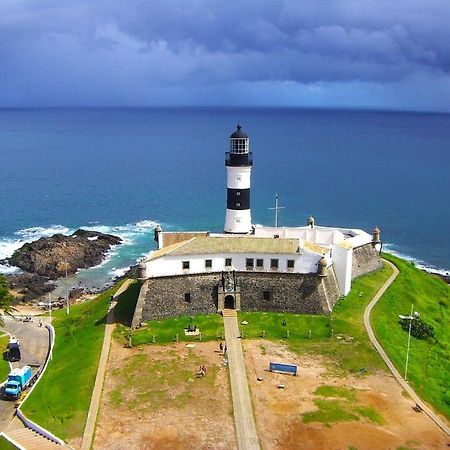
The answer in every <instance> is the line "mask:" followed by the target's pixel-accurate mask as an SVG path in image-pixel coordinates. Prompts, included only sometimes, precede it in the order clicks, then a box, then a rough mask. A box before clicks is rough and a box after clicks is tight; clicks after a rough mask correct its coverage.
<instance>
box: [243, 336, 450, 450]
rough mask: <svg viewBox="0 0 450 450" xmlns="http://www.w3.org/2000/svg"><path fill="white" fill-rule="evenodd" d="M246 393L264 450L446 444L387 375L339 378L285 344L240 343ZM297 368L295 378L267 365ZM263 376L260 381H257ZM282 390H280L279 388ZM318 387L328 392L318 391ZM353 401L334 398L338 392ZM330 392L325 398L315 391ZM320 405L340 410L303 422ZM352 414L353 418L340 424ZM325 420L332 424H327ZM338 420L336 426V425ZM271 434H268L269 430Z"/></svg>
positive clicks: (319, 361) (372, 449)
mask: <svg viewBox="0 0 450 450" xmlns="http://www.w3.org/2000/svg"><path fill="white" fill-rule="evenodd" d="M244 347H245V354H246V364H247V371H248V378H249V383H250V388H251V390H252V395H253V404H254V409H255V416H256V422H257V427H258V432H259V437H260V441H261V445H262V448H264V449H265V450H269V449H281V448H282V449H284V450H286V449H314V450H320V449H324V450H330V449H348V448H355V449H358V450H364V449H367V450H375V449H383V450H384V449H397V448H398V447H402V446H403V447H407V448H411V449H424V448H426V449H442V448H445V447H447V444H448V442H449V440H448V439H447V436H446V435H445V434H444V433H443V432H441V431H440V430H439V429H438V428H437V427H436V426H435V425H434V424H433V423H432V422H431V421H430V420H429V419H428V417H427V416H425V415H424V414H423V413H416V412H414V411H413V409H412V406H414V405H413V403H412V401H411V400H410V399H407V398H405V397H404V396H403V395H402V390H401V388H400V387H399V385H398V384H397V383H396V381H395V380H394V378H393V377H392V376H390V375H389V374H388V373H387V372H380V373H378V374H374V375H364V376H362V375H359V376H354V375H348V376H346V377H343V378H337V377H336V375H332V374H330V373H329V372H327V370H326V369H325V367H326V366H327V364H325V361H324V360H323V359H321V358H320V357H317V356H311V355H309V356H298V355H296V354H293V353H291V352H289V351H288V349H287V348H286V347H285V346H283V345H278V344H275V343H271V342H268V341H250V340H249V341H244ZM270 361H278V362H287V363H293V364H297V365H298V368H299V371H298V376H296V377H294V376H292V375H284V374H279V373H271V372H269V371H268V368H269V362H270ZM258 377H262V378H263V380H262V381H258V380H257V378H258ZM279 385H283V386H284V387H283V388H279ZM320 386H326V387H327V388H325V389H323V388H322V391H321V390H319V391H317V388H319V387H320ZM336 388H338V389H340V390H341V391H342V390H344V392H348V393H351V395H350V397H351V398H352V400H351V401H349V400H346V399H343V398H336V397H333V395H335V394H333V391H337V390H338V389H336ZM324 391H329V392H331V393H330V394H329V396H328V397H327V396H325V397H324V396H323V395H318V394H317V392H324ZM318 403H319V404H320V403H325V404H330V405H333V406H335V405H338V406H339V408H337V411H334V410H333V411H331V413H330V414H329V415H327V414H326V413H327V411H324V412H323V414H319V417H320V418H321V420H322V421H323V422H322V421H321V422H315V421H313V422H310V423H304V417H307V416H305V413H310V412H312V411H319V410H320V408H319V406H318ZM345 415H350V416H352V417H353V419H342V417H345ZM327 417H329V418H331V420H329V421H327V420H326V419H327ZM335 420H336V421H335ZM268 430H270V431H268Z"/></svg>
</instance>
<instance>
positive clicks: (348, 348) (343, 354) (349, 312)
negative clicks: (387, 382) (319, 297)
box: [239, 264, 392, 374]
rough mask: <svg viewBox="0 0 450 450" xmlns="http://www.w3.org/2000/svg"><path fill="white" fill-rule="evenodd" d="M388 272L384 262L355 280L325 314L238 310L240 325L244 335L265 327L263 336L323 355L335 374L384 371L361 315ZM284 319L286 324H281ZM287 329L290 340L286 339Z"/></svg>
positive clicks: (390, 270)
mask: <svg viewBox="0 0 450 450" xmlns="http://www.w3.org/2000/svg"><path fill="white" fill-rule="evenodd" d="M391 274H392V269H391V268H390V267H389V266H388V265H387V264H384V266H383V268H382V269H381V270H379V271H377V272H374V273H371V274H368V275H363V276H361V277H359V278H357V279H356V280H354V282H353V287H352V290H351V292H350V293H349V295H348V296H347V297H345V298H341V299H340V300H339V301H338V302H337V304H336V305H335V307H334V309H333V312H332V314H331V315H330V316H328V317H327V316H320V315H317V316H309V315H298V314H282V313H244V312H240V313H239V321H240V323H241V325H240V328H241V330H242V331H243V332H244V338H247V337H248V338H253V337H260V336H262V330H265V337H266V339H271V340H275V341H280V340H281V341H283V342H284V343H286V344H287V345H288V346H289V348H290V349H291V350H293V351H295V352H297V353H299V354H303V353H310V354H321V355H324V356H326V357H327V360H328V361H329V363H330V369H332V370H333V371H334V372H335V373H336V374H339V372H341V373H347V372H348V371H351V372H359V371H360V370H361V369H363V372H364V373H365V372H366V371H367V372H370V371H373V370H378V369H382V370H385V369H386V366H385V364H384V362H383V360H382V359H381V358H380V357H379V355H378V354H377V353H376V352H375V350H374V349H373V347H372V345H371V344H370V342H369V339H368V337H367V333H366V330H365V328H364V322H363V314H364V309H365V307H366V306H367V304H368V303H369V301H370V300H371V299H372V297H373V296H374V295H375V293H376V292H377V291H378V290H379V289H380V287H381V286H382V285H383V283H384V282H385V281H386V280H387V279H388V278H389V276H390V275H391ZM283 320H285V321H286V326H283V325H282V323H283ZM242 321H247V322H248V325H242ZM287 330H289V339H287V338H286V331H287ZM309 330H311V339H310V338H309V333H308V332H309Z"/></svg>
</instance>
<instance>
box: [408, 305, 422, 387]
mask: <svg viewBox="0 0 450 450" xmlns="http://www.w3.org/2000/svg"><path fill="white" fill-rule="evenodd" d="M413 311H414V305H411V314H410V315H409V317H406V318H407V319H408V320H409V327H408V346H407V348H406V362H405V381H407V379H406V378H407V376H408V363H409V348H410V345H411V327H412V321H413V320H414V319H417V318H418V317H419V313H418V312H415V313H414V315H413Z"/></svg>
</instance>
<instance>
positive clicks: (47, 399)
mask: <svg viewBox="0 0 450 450" xmlns="http://www.w3.org/2000/svg"><path fill="white" fill-rule="evenodd" d="M118 287H119V284H118V285H116V286H115V287H114V288H112V289H110V290H108V291H106V292H104V293H103V294H101V295H99V296H98V297H96V299H94V300H92V301H90V302H87V303H84V304H81V305H77V306H73V307H72V308H71V310H70V315H69V316H67V315H66V311H65V309H64V310H60V311H58V312H55V313H54V319H53V326H54V327H55V331H56V341H55V348H54V352H53V359H52V360H51V361H50V363H49V366H48V369H47V371H46V372H45V374H44V376H43V378H42V379H41V381H40V382H39V384H38V385H37V386H36V389H35V390H34V391H33V393H32V394H31V396H30V398H29V399H28V400H27V401H26V402H25V403H24V407H23V411H24V413H25V414H26V415H27V416H28V417H29V418H30V419H31V420H33V421H35V422H37V423H39V424H40V425H42V426H43V427H45V428H47V429H48V430H50V431H52V432H53V433H55V434H56V435H57V436H59V437H61V438H63V439H71V438H76V437H79V436H81V435H82V433H83V430H84V425H85V422H86V417H87V412H88V409H89V403H90V399H91V393H92V390H93V387H94V382H95V376H96V373H97V367H98V362H99V358H100V352H101V347H102V343H103V335H104V330H105V321H106V315H107V311H108V304H109V297H110V295H111V294H112V293H113V292H115V291H116V290H117V289H118Z"/></svg>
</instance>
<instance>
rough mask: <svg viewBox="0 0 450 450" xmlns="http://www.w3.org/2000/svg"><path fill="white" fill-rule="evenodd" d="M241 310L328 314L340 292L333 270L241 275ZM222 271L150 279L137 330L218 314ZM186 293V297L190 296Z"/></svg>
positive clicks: (143, 293) (136, 320) (140, 305)
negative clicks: (167, 321)
mask: <svg viewBox="0 0 450 450" xmlns="http://www.w3.org/2000/svg"><path fill="white" fill-rule="evenodd" d="M236 276H237V280H238V283H239V286H240V292H241V309H242V310H243V311H279V312H283V311H284V312H292V313H302V314H328V313H329V312H330V311H331V309H332V307H333V305H334V304H335V302H336V301H337V299H338V298H339V288H338V284H337V280H336V276H335V274H334V270H333V269H332V268H330V269H329V270H328V276H326V277H323V278H321V277H318V276H317V275H316V274H290V273H267V272H264V273H257V272H237V273H236ZM220 282H221V273H210V274H198V275H180V276H172V277H159V278H150V279H148V280H146V281H145V283H144V284H143V287H142V289H141V295H140V298H139V301H138V305H137V308H136V311H135V317H134V318H133V326H137V325H138V324H139V323H141V322H143V321H146V320H150V319H162V318H165V317H171V316H178V315H194V314H208V313H215V312H216V311H217V303H218V285H219V283H220ZM186 294H188V295H186Z"/></svg>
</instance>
